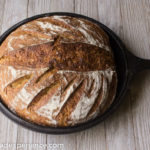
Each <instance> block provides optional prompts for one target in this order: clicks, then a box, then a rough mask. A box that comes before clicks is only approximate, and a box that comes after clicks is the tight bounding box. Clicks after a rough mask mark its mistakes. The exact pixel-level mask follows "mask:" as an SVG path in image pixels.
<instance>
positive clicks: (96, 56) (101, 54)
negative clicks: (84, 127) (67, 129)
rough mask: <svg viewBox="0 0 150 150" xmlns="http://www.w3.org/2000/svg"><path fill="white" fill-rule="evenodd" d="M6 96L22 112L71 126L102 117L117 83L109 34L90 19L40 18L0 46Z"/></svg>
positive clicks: (0, 76)
mask: <svg viewBox="0 0 150 150" xmlns="http://www.w3.org/2000/svg"><path fill="white" fill-rule="evenodd" d="M0 85H1V86H0V96H1V97H2V99H3V101H4V102H5V103H6V105H7V106H8V107H9V108H10V109H11V110H12V111H14V112H16V113H17V114H18V115H19V116H21V117H23V118H25V119H27V120H29V121H32V122H35V123H37V124H41V125H48V126H70V125H74V124H78V123H80V122H84V121H87V120H89V119H92V118H94V117H96V116H97V115H101V114H102V113H103V112H104V111H105V110H106V109H107V108H108V107H109V106H110V105H111V103H112V101H113V99H114V96H115V93H116V87H117V75H116V71H115V64H114V59H113V54H112V51H111V48H110V46H109V39H108V37H107V35H106V33H105V32H104V31H103V30H102V29H101V28H100V27H98V26H97V25H95V24H93V23H91V22H89V21H86V20H84V19H77V18H72V17H67V16H52V17H44V18H39V19H36V20H34V21H31V22H29V23H26V24H24V25H22V26H20V27H19V28H18V29H16V30H15V31H14V32H12V33H11V34H10V35H9V36H8V37H7V38H6V40H5V41H4V42H3V43H2V45H1V46H0Z"/></svg>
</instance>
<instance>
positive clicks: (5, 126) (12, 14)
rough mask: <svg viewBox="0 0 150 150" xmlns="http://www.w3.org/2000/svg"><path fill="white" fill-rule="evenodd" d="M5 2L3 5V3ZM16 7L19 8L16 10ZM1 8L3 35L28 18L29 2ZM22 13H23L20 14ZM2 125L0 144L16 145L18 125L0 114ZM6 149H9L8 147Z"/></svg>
mask: <svg viewBox="0 0 150 150" xmlns="http://www.w3.org/2000/svg"><path fill="white" fill-rule="evenodd" d="M2 2H3V3H2ZM15 6H18V7H17V8H16V9H14V8H15ZM0 7H2V8H0V9H1V10H3V11H2V16H1V17H2V20H1V22H2V25H1V33H3V32H4V31H5V30H6V29H7V28H9V27H10V26H12V25H13V24H15V23H17V22H18V21H20V19H24V18H25V17H26V10H27V1H23V2H21V1H20V0H5V1H1V5H0ZM20 12H22V13H20ZM0 118H1V123H0V136H1V137H3V138H0V143H4V144H6V143H12V144H16V142H17V132H18V131H17V129H18V125H16V124H15V123H14V122H12V121H11V120H9V119H8V118H6V117H5V116H4V115H3V114H1V113H0ZM11 148H12V150H15V149H16V146H15V145H14V146H12V147H11ZM5 149H9V147H7V146H6V148H5Z"/></svg>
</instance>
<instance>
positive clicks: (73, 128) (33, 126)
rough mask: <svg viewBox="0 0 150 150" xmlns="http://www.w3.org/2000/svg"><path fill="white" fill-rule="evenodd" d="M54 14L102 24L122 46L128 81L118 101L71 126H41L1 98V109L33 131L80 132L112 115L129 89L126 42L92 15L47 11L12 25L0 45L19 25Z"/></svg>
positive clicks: (1, 37)
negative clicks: (99, 112) (23, 116)
mask: <svg viewBox="0 0 150 150" xmlns="http://www.w3.org/2000/svg"><path fill="white" fill-rule="evenodd" d="M54 15H60V16H71V17H76V18H83V19H86V20H88V21H91V22H93V23H95V24H97V25H98V26H100V27H101V28H102V29H103V30H104V31H105V32H107V33H108V34H109V36H111V37H112V38H113V39H114V40H115V42H116V43H117V45H118V46H119V47H120V49H121V50H122V52H123V55H124V58H125V59H126V62H125V65H126V72H125V76H126V81H124V85H123V88H122V90H121V92H120V94H119V95H118V97H117V98H115V101H116V103H115V104H114V105H113V104H112V105H111V106H110V108H109V109H108V110H107V111H106V112H105V113H104V114H103V115H101V116H98V117H96V118H95V119H92V120H89V121H87V122H85V123H81V124H78V125H75V126H69V127H50V126H41V125H38V124H35V123H32V122H29V121H27V120H24V119H23V118H20V117H19V116H18V115H17V114H15V113H14V112H13V111H11V110H10V109H9V108H8V107H7V106H6V105H5V104H4V103H3V102H2V100H0V110H1V112H3V114H4V115H6V116H7V117H8V118H9V119H11V120H12V121H14V122H16V123H18V124H19V125H21V126H23V127H25V128H28V129H31V130H33V131H37V132H41V133H47V134H67V133H74V132H78V131H82V130H85V129H88V128H91V127H93V126H95V125H97V124H99V123H100V122H102V121H103V120H105V119H106V118H108V116H110V114H112V113H113V112H114V111H115V110H116V108H118V106H119V104H120V103H121V101H122V98H123V96H124V95H125V93H126V91H127V86H128V84H129V81H130V76H129V73H128V64H127V58H126V54H125V51H126V48H125V46H124V44H123V43H122V41H121V40H120V39H119V37H118V36H117V35H116V34H115V33H114V32H113V31H112V30H111V29H109V28H108V27H106V26H105V25H104V24H102V23H100V22H98V21H96V20H95V19H92V18H90V17H87V16H84V15H80V14H75V13H68V12H51V13H45V14H39V15H36V16H33V17H30V18H26V19H24V20H23V21H21V22H19V23H17V24H15V25H13V26H12V27H10V28H9V29H8V30H7V31H6V32H4V33H3V34H2V35H1V36H0V45H1V44H2V42H3V41H4V40H5V39H6V37H7V36H8V35H9V34H10V33H11V32H13V31H14V30H15V29H17V28H18V27H19V26H21V25H23V24H25V23H27V22H30V21H32V20H35V19H37V18H42V17H47V16H54Z"/></svg>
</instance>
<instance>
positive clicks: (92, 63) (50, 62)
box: [0, 40, 114, 71]
mask: <svg viewBox="0 0 150 150" xmlns="http://www.w3.org/2000/svg"><path fill="white" fill-rule="evenodd" d="M111 58H112V54H111V53H110V52H109V51H106V50H104V49H102V48H100V47H98V46H95V45H90V44H86V43H62V42H61V41H58V40H57V42H55V41H54V42H48V43H44V44H39V45H35V46H29V47H25V48H21V49H17V50H13V51H10V52H6V53H5V54H4V55H3V56H2V57H1V58H0V64H3V65H12V66H21V67H28V68H42V67H43V68H44V67H49V68H55V69H59V70H74V71H90V70H92V71H94V70H106V69H107V68H112V67H113V66H114V62H113V60H112V59H111Z"/></svg>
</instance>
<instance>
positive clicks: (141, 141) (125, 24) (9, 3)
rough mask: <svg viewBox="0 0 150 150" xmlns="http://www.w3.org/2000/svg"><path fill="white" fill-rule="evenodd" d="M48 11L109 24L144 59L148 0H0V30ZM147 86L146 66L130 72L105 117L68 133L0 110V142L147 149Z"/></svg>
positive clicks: (149, 32) (66, 149)
mask: <svg viewBox="0 0 150 150" xmlns="http://www.w3.org/2000/svg"><path fill="white" fill-rule="evenodd" d="M54 11H65V12H76V13H80V14H84V15H87V16H89V17H92V18H95V19H97V20H99V21H100V22H102V23H104V24H105V25H107V26H108V27H109V28H111V29H112V30H113V31H114V32H115V33H116V34H117V35H118V36H119V37H120V38H121V39H122V40H123V42H124V43H125V45H126V47H127V48H128V49H129V50H130V51H131V52H133V53H134V54H135V55H137V56H139V57H143V58H149V59H150V38H149V36H150V1H149V0H143V1H140V0H113V2H112V1H111V0H105V1H104V0H0V30H1V31H2V32H4V31H5V30H6V29H7V28H9V27H10V26H11V25H13V24H15V23H16V22H18V21H21V20H22V19H24V18H26V17H30V16H33V15H36V14H40V13H46V12H54ZM2 32H1V33H2ZM149 91H150V71H145V72H143V73H140V74H138V75H137V76H136V77H135V79H134V80H133V82H132V84H131V86H130V88H129V89H128V92H127V95H126V97H125V98H124V102H123V103H122V105H121V106H120V107H119V109H118V110H117V111H116V112H115V113H114V114H112V115H111V116H110V118H108V119H107V120H106V121H105V122H103V123H101V124H99V125H97V126H96V127H93V128H91V129H88V130H86V131H82V132H79V133H75V134H69V135H47V134H41V133H37V132H33V131H30V130H28V129H24V128H23V127H21V126H18V125H16V124H15V123H13V122H12V121H10V120H9V119H7V117H5V116H4V115H3V114H2V113H0V118H1V123H0V137H2V138H0V144H1V143H17V144H20V143H24V144H52V143H55V144H63V147H62V148H56V149H63V150H150V142H149V141H150V121H149V120H150V119H149V116H150V109H149V107H150V98H149V97H150V92H149ZM0 149H1V148H0ZM7 149H10V148H7ZM11 149H13V150H14V149H17V148H16V147H12V148H11ZM19 149H22V150H23V149H27V150H31V149H33V148H31V147H27V148H25V147H21V148H19ZM34 149H36V148H34ZM41 149H42V150H43V149H44V150H51V148H46V147H43V148H41Z"/></svg>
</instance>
